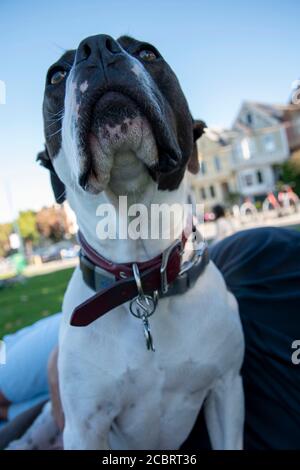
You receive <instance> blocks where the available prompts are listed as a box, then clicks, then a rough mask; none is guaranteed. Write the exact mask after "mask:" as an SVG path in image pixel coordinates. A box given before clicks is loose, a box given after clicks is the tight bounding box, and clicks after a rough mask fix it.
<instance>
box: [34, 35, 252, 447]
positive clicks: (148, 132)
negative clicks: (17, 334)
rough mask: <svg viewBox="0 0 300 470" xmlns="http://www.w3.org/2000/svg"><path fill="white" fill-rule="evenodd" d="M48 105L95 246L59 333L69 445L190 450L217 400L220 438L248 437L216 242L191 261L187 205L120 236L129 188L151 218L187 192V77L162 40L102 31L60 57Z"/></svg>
mask: <svg viewBox="0 0 300 470" xmlns="http://www.w3.org/2000/svg"><path fill="white" fill-rule="evenodd" d="M43 110H44V125H45V136H46V151H45V152H44V153H43V154H42V155H40V160H42V163H43V164H44V165H45V166H47V167H48V168H49V169H51V171H52V184H53V186H54V190H55V193H56V197H57V200H58V201H61V200H63V198H64V197H67V199H68V201H69V203H70V205H71V207H72V208H73V210H74V211H75V213H76V215H77V221H78V225H79V230H80V234H81V235H80V240H81V243H82V247H83V256H82V258H81V267H80V268H77V269H76V270H75V271H74V274H73V276H72V279H71V281H70V283H69V286H68V289H67V292H66V294H65V298H64V302H63V323H62V326H61V331H60V340H59V379H60V391H61V396H62V403H63V409H64V413H65V421H66V424H65V430H64V447H65V448H66V449H109V448H111V449H156V450H158V449H178V448H179V447H180V445H181V444H182V443H183V442H184V441H185V439H186V438H187V436H188V435H189V433H190V431H191V429H192V428H193V425H194V423H195V420H196V418H197V415H198V413H199V411H200V409H201V407H202V406H204V411H205V418H206V423H207V428H208V431H209V436H210V440H211V443H212V447H213V448H214V449H241V448H242V445H243V423H244V399H243V389H242V381H241V377H240V368H241V364H242V361H243V355H244V341H243V334H242V328H241V323H240V319H239V313H238V307H237V303H236V300H235V299H234V297H233V295H232V294H231V293H229V292H228V291H227V289H226V286H225V283H224V280H223V278H222V276H221V274H220V272H219V271H218V270H217V268H216V267H215V266H214V264H213V263H212V262H209V263H207V262H206V259H207V253H206V251H205V250H204V251H203V248H204V247H203V245H201V244H200V246H202V248H201V250H198V251H196V255H195V253H193V252H191V253H189V252H188V248H187V247H188V244H186V245H185V250H184V251H185V253H184V255H183V256H184V257H185V259H188V260H187V261H186V262H185V263H184V262H183V258H182V253H181V250H182V248H183V245H184V241H183V242H182V234H183V232H184V231H185V228H186V225H187V223H188V222H187V217H186V213H182V214H181V215H180V216H178V217H176V220H175V222H173V223H172V224H170V226H169V228H170V236H169V237H168V238H164V237H160V238H159V239H157V238H154V237H148V238H147V237H144V238H143V237H141V238H138V239H135V238H136V237H131V238H130V237H127V238H126V237H122V236H121V229H122V227H121V226H122V224H123V223H124V224H125V225H126V224H127V223H128V221H130V220H131V219H130V214H129V215H128V213H127V212H124V211H122V210H120V207H119V196H127V204H128V207H132V205H133V204H138V206H135V210H138V211H139V212H140V218H139V221H140V223H141V224H142V226H143V227H144V228H145V227H146V226H147V227H150V226H151V224H152V226H154V225H155V224H156V225H157V221H156V222H155V224H154V222H153V220H152V219H151V216H150V213H151V207H152V206H153V204H167V205H168V206H170V205H172V204H174V203H176V204H180V206H182V205H183V204H185V203H186V202H187V191H188V189H187V183H186V178H185V171H186V168H188V169H189V170H190V171H192V172H196V171H197V170H198V159H197V151H196V144H195V141H196V139H197V138H198V137H200V136H201V134H202V132H203V123H201V122H198V123H197V124H193V120H192V118H191V115H190V112H189V109H188V105H187V103H186V100H185V98H184V95H183V93H182V90H181V88H180V86H179V83H178V81H177V79H176V76H175V75H174V73H173V72H172V70H171V69H170V67H169V66H168V64H167V63H166V62H165V61H164V59H163V58H162V56H161V55H160V54H159V52H158V51H157V50H156V49H155V48H154V47H153V46H152V45H150V44H145V43H142V42H139V41H137V40H134V39H132V38H128V37H121V38H119V39H118V40H117V41H115V40H113V39H112V38H111V37H109V36H106V35H98V36H93V37H90V38H87V39H85V40H84V41H82V42H81V44H80V45H79V47H78V49H77V50H76V51H69V52H67V53H66V54H64V55H63V56H62V57H61V59H60V60H59V61H58V62H57V63H55V64H54V65H53V66H52V67H51V68H50V69H49V71H48V75H47V81H46V88H45V98H44V108H43ZM103 204H108V205H107V206H103ZM103 207H107V208H108V207H113V208H114V209H115V210H116V214H117V216H118V217H117V218H118V222H117V223H116V224H114V228H115V230H116V237H115V239H111V238H106V239H104V237H101V236H99V230H100V229H99V227H100V226H99V220H100V218H99V214H100V213H101V210H102V209H103ZM143 207H145V208H146V209H148V211H146V212H143V210H142V208H143ZM99 208H100V209H99ZM101 208H102V209H101ZM179 213H180V211H179ZM102 215H103V213H102ZM131 215H133V214H131ZM153 224H154V225H153ZM156 225H155V226H156ZM176 241H177V242H176ZM174 242H175V244H174ZM189 257H192V260H189ZM158 261H159V263H158ZM189 261H190V262H189ZM178 262H180V263H181V266H178ZM162 265H163V266H162ZM182 269H183V271H185V273H184V274H183V273H182V272H181V273H179V271H180V270H182ZM105 290H106V292H104V291H105ZM95 291H97V293H96V294H95ZM157 291H158V293H157ZM157 295H158V301H157ZM91 298H92V300H90V299H91ZM134 299H135V300H134ZM138 302H139V303H138ZM130 305H131V308H130ZM132 312H133V313H135V314H137V315H138V316H140V317H141V319H138V318H135V316H134V315H132ZM150 314H152V315H151V318H148V316H149V315H150ZM143 315H144V316H143ZM142 317H143V318H142ZM149 323H150V326H151V333H150V330H149ZM84 325H85V326H84ZM143 329H144V334H143ZM145 339H146V340H147V346H148V348H149V349H148V348H147V347H146V342H145ZM152 339H153V341H154V347H155V352H153V351H151V348H152V344H151V341H152Z"/></svg>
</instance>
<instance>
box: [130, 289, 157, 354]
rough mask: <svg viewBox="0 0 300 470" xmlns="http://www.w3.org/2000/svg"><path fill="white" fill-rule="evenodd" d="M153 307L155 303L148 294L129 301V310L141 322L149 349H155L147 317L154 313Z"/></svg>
mask: <svg viewBox="0 0 300 470" xmlns="http://www.w3.org/2000/svg"><path fill="white" fill-rule="evenodd" d="M155 308H156V303H155V301H154V299H153V298H152V297H150V296H149V295H144V296H143V297H142V296H138V297H135V298H134V299H133V300H132V301H131V302H130V312H131V313H132V315H133V316H134V317H136V318H139V319H140V320H142V322H143V329H144V335H145V339H146V346H147V349H149V350H151V351H155V348H154V344H153V338H152V335H151V328H150V324H149V320H148V318H149V317H150V316H151V315H152V314H153V313H154V311H155Z"/></svg>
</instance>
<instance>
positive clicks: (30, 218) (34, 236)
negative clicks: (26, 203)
mask: <svg viewBox="0 0 300 470" xmlns="http://www.w3.org/2000/svg"><path fill="white" fill-rule="evenodd" d="M18 225H19V230H20V233H21V237H22V238H23V240H24V242H25V244H27V245H32V244H36V243H37V242H38V241H39V232H38V229H37V224H36V213H35V212H34V211H31V210H28V211H22V212H20V213H19V217H18Z"/></svg>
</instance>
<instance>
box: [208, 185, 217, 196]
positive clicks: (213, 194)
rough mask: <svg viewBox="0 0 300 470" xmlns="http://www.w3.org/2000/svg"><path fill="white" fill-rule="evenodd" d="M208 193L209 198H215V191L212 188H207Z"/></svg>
mask: <svg viewBox="0 0 300 470" xmlns="http://www.w3.org/2000/svg"><path fill="white" fill-rule="evenodd" d="M209 192H210V197H212V198H214V197H216V191H215V188H214V186H210V187H209Z"/></svg>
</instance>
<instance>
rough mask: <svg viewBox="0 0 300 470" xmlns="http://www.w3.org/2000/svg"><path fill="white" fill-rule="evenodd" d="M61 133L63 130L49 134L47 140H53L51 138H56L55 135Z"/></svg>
mask: <svg viewBox="0 0 300 470" xmlns="http://www.w3.org/2000/svg"><path fill="white" fill-rule="evenodd" d="M61 131H62V128H60V129H58V131H56V132H53V134H47V135H46V138H47V139H51V138H52V137H54V136H55V135H57V134H59V133H60V132H61Z"/></svg>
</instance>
